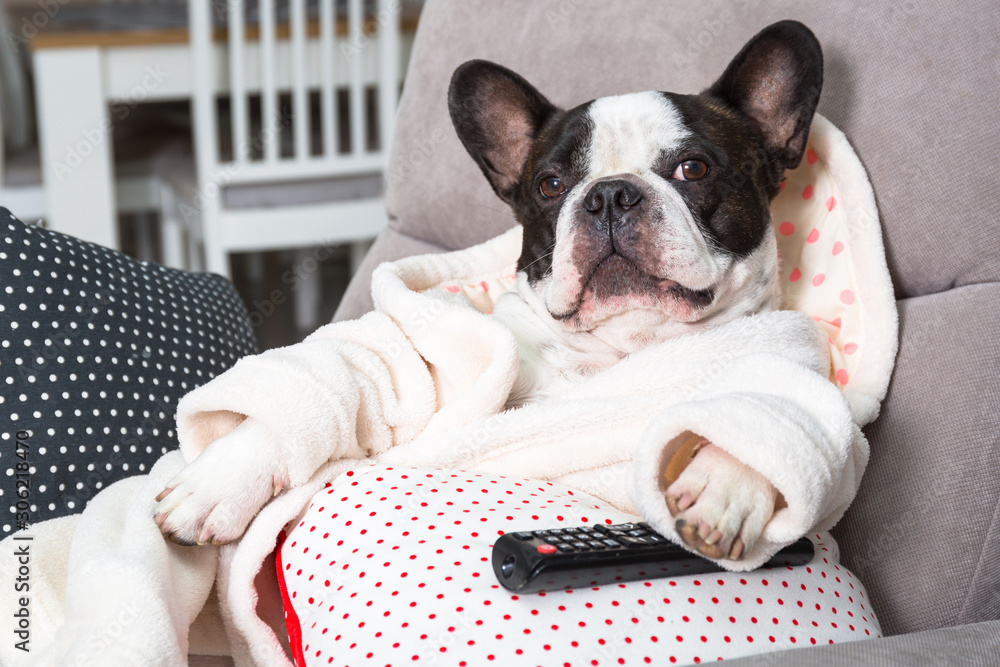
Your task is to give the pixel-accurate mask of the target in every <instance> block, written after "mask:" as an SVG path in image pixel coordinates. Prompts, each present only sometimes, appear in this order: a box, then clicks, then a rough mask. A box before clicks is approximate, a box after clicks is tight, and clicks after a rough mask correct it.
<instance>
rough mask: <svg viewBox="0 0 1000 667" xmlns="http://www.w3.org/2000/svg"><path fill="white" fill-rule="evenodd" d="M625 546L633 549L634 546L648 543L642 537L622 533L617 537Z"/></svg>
mask: <svg viewBox="0 0 1000 667" xmlns="http://www.w3.org/2000/svg"><path fill="white" fill-rule="evenodd" d="M618 539H619V541H621V542H622V543H623V544H624V545H625V546H627V547H629V548H630V549H635V548H636V547H645V546H648V545H649V542H647V541H646V539H645V538H642V537H629V536H628V535H623V536H621V537H619V538H618Z"/></svg>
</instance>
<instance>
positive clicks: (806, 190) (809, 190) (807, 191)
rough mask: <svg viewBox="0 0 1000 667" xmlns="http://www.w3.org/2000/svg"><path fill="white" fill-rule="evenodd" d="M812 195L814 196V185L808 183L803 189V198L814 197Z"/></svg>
mask: <svg viewBox="0 0 1000 667" xmlns="http://www.w3.org/2000/svg"><path fill="white" fill-rule="evenodd" d="M812 196H813V186H811V185H807V186H806V187H805V188H804V189H803V190H802V198H803V199H812Z"/></svg>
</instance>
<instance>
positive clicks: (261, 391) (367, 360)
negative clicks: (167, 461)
mask: <svg viewBox="0 0 1000 667" xmlns="http://www.w3.org/2000/svg"><path fill="white" fill-rule="evenodd" d="M436 407H437V400H436V393H435V387H434V381H433V378H432V373H431V370H430V368H429V367H428V365H427V364H426V363H425V361H424V359H423V358H422V357H421V355H420V354H419V352H418V351H417V350H416V349H415V348H414V346H413V345H412V344H411V342H410V341H409V340H408V339H407V337H406V336H405V335H404V334H403V332H402V331H401V330H400V327H399V326H398V324H397V323H396V322H395V321H394V320H393V319H392V318H390V317H388V316H387V315H385V314H383V313H378V312H374V313H369V314H367V315H365V316H364V317H362V318H361V319H358V320H353V321H350V322H342V323H336V324H329V325H326V326H324V327H321V328H320V329H318V330H317V331H316V332H315V333H313V334H312V335H311V336H309V337H308V338H306V339H305V340H304V341H303V342H301V343H298V344H296V345H290V346H288V347H284V348H279V349H275V350H269V351H267V352H264V353H263V354H259V355H256V356H251V357H245V358H244V359H241V360H240V361H239V362H238V363H237V364H236V365H235V366H233V367H232V368H231V369H229V370H228V371H226V372H225V373H223V374H222V375H220V376H218V377H217V378H215V379H214V380H212V381H211V382H209V383H207V384H205V385H203V386H202V387H199V388H198V389H195V390H194V391H192V392H190V393H189V394H187V395H186V396H185V397H184V398H183V399H181V401H180V403H179V404H178V409H177V423H178V435H179V437H180V442H181V451H182V453H183V454H184V457H185V459H186V460H187V461H191V460H193V459H194V458H195V457H196V456H198V454H200V453H201V452H202V451H203V450H204V449H205V448H206V447H208V445H209V444H211V443H212V442H213V441H214V440H217V439H218V438H221V437H222V436H224V435H226V434H227V433H229V432H230V431H231V430H232V429H234V428H235V427H236V426H238V425H239V424H240V423H242V422H243V421H244V420H245V419H247V418H249V419H253V420H257V421H259V422H261V423H262V424H264V425H265V426H266V427H267V429H268V431H269V433H270V436H271V437H272V438H273V439H274V441H275V442H277V443H280V446H281V448H282V449H283V450H284V451H283V454H284V458H285V461H286V462H287V464H288V471H289V476H290V482H291V484H292V485H293V486H294V485H298V484H302V483H304V482H305V481H306V480H308V479H309V477H310V476H311V475H312V473H313V472H314V471H315V470H316V469H318V468H319V467H320V466H321V465H322V464H323V463H325V462H326V461H328V460H331V459H341V458H364V457H368V456H373V455H376V454H378V453H380V452H384V451H385V450H387V449H389V448H390V447H392V446H393V445H395V444H398V443H399V442H404V441H406V440H409V439H412V438H413V437H414V436H415V435H416V434H417V433H419V432H420V431H421V430H422V429H423V428H424V427H425V426H426V425H427V423H428V422H429V421H430V419H431V417H432V416H433V414H434V412H435V410H436Z"/></svg>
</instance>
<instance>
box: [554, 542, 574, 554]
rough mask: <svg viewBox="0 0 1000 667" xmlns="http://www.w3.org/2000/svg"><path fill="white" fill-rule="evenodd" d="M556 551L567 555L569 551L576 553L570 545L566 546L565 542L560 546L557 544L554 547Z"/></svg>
mask: <svg viewBox="0 0 1000 667" xmlns="http://www.w3.org/2000/svg"><path fill="white" fill-rule="evenodd" d="M556 549H558V550H559V551H562V552H563V553H567V552H570V551H576V549H574V548H573V547H571V546H570V545H568V544H566V543H565V542H564V543H562V544H557V545H556Z"/></svg>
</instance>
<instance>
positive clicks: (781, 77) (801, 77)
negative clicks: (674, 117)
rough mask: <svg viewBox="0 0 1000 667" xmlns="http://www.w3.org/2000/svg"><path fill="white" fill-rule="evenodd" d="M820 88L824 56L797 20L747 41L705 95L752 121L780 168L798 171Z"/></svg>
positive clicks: (766, 30)
mask: <svg viewBox="0 0 1000 667" xmlns="http://www.w3.org/2000/svg"><path fill="white" fill-rule="evenodd" d="M822 87H823V51H822V49H821V48H820V45H819V41H817V39H816V36H815V35H814V34H813V33H812V31H811V30H809V28H807V27H806V26H804V25H802V24H801V23H799V22H798V21H781V22H779V23H775V24H772V25H770V26H768V27H766V28H764V29H763V30H761V31H760V32H759V33H757V34H756V35H755V36H754V37H753V38H751V39H750V41H749V42H747V44H746V46H744V47H743V50H741V51H740V52H739V53H738V54H737V55H736V57H735V58H733V61H732V62H731V63H729V66H728V67H727V68H726V71H725V72H724V73H723V74H722V76H721V77H719V80H718V81H716V82H715V83H714V84H713V85H712V86H711V87H710V88H709V89H708V90H706V91H705V94H707V95H711V96H713V97H717V98H719V99H721V100H723V101H724V102H726V103H727V104H729V105H730V106H732V107H734V108H736V109H738V110H740V111H742V112H743V113H745V114H746V115H747V116H749V117H750V118H752V119H753V120H754V121H755V122H756V123H757V126H758V127H759V128H760V131H761V133H762V134H763V135H764V144H765V148H766V149H767V151H768V153H769V154H770V155H771V157H772V158H773V159H775V160H776V161H777V162H778V163H779V165H780V167H781V168H783V169H785V168H787V169H791V168H794V167H796V166H798V164H799V161H800V160H801V159H802V153H803V152H804V151H805V147H806V139H808V138H809V126H810V125H811V124H812V118H813V113H814V112H815V111H816V104H817V103H818V102H819V93H820V89H821V88H822Z"/></svg>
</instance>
